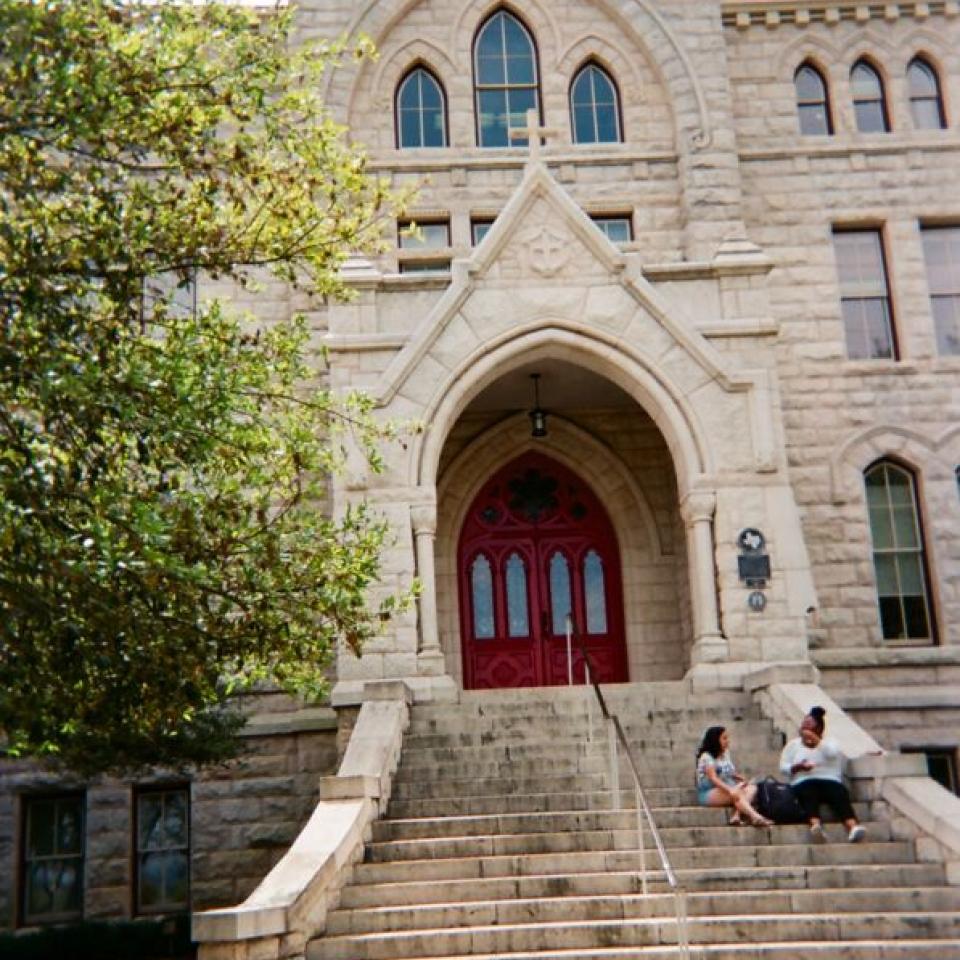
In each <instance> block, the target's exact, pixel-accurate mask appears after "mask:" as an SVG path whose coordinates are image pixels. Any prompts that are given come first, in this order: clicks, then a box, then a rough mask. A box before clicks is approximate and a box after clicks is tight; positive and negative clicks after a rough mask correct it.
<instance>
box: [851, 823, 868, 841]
mask: <svg viewBox="0 0 960 960" xmlns="http://www.w3.org/2000/svg"><path fill="white" fill-rule="evenodd" d="M866 835H867V831H866V830H864V829H863V827H862V826H861V825H860V824H859V823H858V824H857V825H856V826H855V827H851V828H850V832H849V833H848V834H847V839H848V840H849V841H850V842H851V843H859V842H860V841H861V840H863V839H864V837H866Z"/></svg>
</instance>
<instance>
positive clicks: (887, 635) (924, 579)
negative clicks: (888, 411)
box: [864, 460, 934, 643]
mask: <svg viewBox="0 0 960 960" xmlns="http://www.w3.org/2000/svg"><path fill="white" fill-rule="evenodd" d="M864 485H865V487H866V499H867V512H868V514H869V520H870V536H871V540H872V545H873V566H874V572H875V574H876V584H877V604H878V606H879V610H880V626H881V630H882V634H883V639H884V640H901V641H912V642H923V641H926V642H928V643H929V642H932V641H933V639H934V628H933V615H932V609H931V604H930V588H929V582H930V579H929V574H928V570H927V558H926V549H925V547H924V537H923V526H922V524H921V519H920V508H919V503H918V501H917V490H916V480H915V478H914V475H913V473H912V472H911V471H910V470H908V469H907V468H906V467H903V466H901V465H900V464H898V463H895V462H893V461H892V460H879V461H878V462H877V463H875V464H873V466H871V467H870V468H868V469H867V470H866V471H865V472H864Z"/></svg>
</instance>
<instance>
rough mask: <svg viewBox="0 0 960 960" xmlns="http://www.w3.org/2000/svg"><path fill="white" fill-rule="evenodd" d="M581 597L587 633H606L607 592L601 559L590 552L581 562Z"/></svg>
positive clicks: (593, 551)
mask: <svg viewBox="0 0 960 960" xmlns="http://www.w3.org/2000/svg"><path fill="white" fill-rule="evenodd" d="M583 597H584V606H585V607H586V608H587V633H590V634H598V633H606V632H607V590H606V586H605V584H604V581H603V559H602V558H601V556H600V554H599V553H597V551H596V550H590V551H588V553H587V556H586V558H585V559H584V561H583Z"/></svg>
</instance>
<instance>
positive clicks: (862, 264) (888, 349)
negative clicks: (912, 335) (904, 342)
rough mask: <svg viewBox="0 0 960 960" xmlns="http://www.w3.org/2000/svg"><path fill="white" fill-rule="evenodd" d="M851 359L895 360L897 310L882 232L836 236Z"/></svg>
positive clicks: (836, 232)
mask: <svg viewBox="0 0 960 960" xmlns="http://www.w3.org/2000/svg"><path fill="white" fill-rule="evenodd" d="M833 246H834V252H835V254H836V261H837V279H838V281H839V285H840V308H841V311H842V313H843V327H844V335H845V338H846V344H847V356H848V357H849V358H850V359H851V360H895V359H896V358H897V348H896V339H895V337H894V327H893V311H892V307H891V303H890V287H889V284H888V283H887V266H886V258H885V257H884V251H883V237H882V235H881V233H880V230H878V229H869V230H841V229H835V230H834V233H833Z"/></svg>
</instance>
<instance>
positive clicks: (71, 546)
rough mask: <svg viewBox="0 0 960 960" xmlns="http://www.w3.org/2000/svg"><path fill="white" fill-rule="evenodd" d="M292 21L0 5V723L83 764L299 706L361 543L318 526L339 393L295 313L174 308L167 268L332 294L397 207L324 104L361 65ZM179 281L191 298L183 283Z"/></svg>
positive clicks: (16, 743)
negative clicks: (340, 71) (274, 707)
mask: <svg viewBox="0 0 960 960" xmlns="http://www.w3.org/2000/svg"><path fill="white" fill-rule="evenodd" d="M294 40H295V38H294V37H293V36H292V24H291V19H290V15H289V14H288V13H284V12H271V13H269V14H264V13H262V12H260V13H254V12H252V11H250V10H249V9H244V8H242V7H241V8H237V7H230V6H229V5H217V4H208V5H194V4H190V3H174V2H164V0H159V2H155V0H150V2H146V0H34V2H23V0H0V204H2V212H0V730H2V733H3V737H4V739H5V742H6V746H7V748H8V750H9V751H11V752H13V753H15V754H21V755H23V754H26V755H34V756H47V757H50V758H52V759H54V760H56V761H58V762H61V763H63V764H66V765H68V766H70V767H72V768H74V769H77V770H80V771H81V772H85V773H90V772H96V771H99V770H123V769H130V768H136V767H138V766H141V765H144V764H152V763H156V762H159V763H164V764H173V765H182V764H184V763H204V762H209V761H215V760H219V759H222V758H224V757H226V756H229V755H230V753H231V752H232V751H234V750H235V748H236V740H235V736H234V734H235V731H236V726H237V723H238V719H237V717H236V716H235V715H234V714H232V713H231V712H230V711H229V710H228V709H225V708H224V704H225V702H226V701H227V697H228V694H229V693H230V692H231V691H233V690H238V689H243V688H245V687H246V686H248V685H249V684H251V683H253V682H255V681H259V680H263V679H272V680H274V681H276V682H279V683H280V684H281V685H282V686H283V687H284V688H286V689H289V690H296V691H300V692H305V693H306V694H307V695H311V696H315V695H317V694H318V693H319V692H321V690H322V686H323V670H324V667H325V666H326V665H327V664H328V663H329V661H330V657H331V650H332V648H333V647H334V645H335V643H336V641H337V640H338V639H342V640H344V641H346V642H347V643H348V644H350V645H351V646H352V647H354V648H355V649H359V648H360V647H361V646H362V644H363V641H364V639H365V638H367V637H369V636H370V635H371V633H372V632H373V631H375V630H376V629H378V625H379V623H380V621H381V620H383V619H385V618H387V617H389V616H390V614H391V611H392V610H393V609H394V607H395V604H396V603H397V602H398V601H397V599H396V598H389V599H388V600H386V601H385V602H384V603H383V604H382V605H380V606H379V607H377V608H376V609H372V610H371V609H369V606H368V604H367V602H366V601H365V597H366V594H367V591H368V588H369V587H370V586H371V584H372V583H374V582H375V581H376V579H377V576H378V556H379V550H380V547H381V545H382V541H383V538H384V536H385V528H384V527H383V525H382V524H381V523H380V522H379V521H378V520H377V519H376V518H375V517H373V516H371V515H369V514H368V513H367V512H366V511H365V510H363V509H356V510H354V511H351V512H349V513H348V514H347V515H345V516H342V517H339V518H338V519H336V520H333V519H330V518H329V516H328V515H327V513H325V511H324V509H323V506H324V500H325V493H326V488H325V482H326V478H327V477H328V476H329V473H330V471H332V470H336V469H337V467H338V464H339V462H340V460H341V458H342V446H343V443H344V439H345V438H344V431H347V430H349V431H351V432H352V433H353V434H355V436H356V440H355V441H354V440H351V441H350V442H357V443H359V444H360V445H361V448H362V449H365V450H366V451H367V453H368V455H369V456H370V457H371V458H373V460H374V465H375V457H376V452H375V444H376V443H377V442H378V440H380V439H382V437H381V433H380V431H379V430H378V429H377V428H376V426H375V425H374V422H373V420H372V417H371V414H370V409H369V403H368V401H366V400H364V399H363V398H362V397H353V398H349V399H347V400H346V401H335V400H334V399H333V398H332V397H331V396H329V395H328V394H327V393H325V392H323V391H321V390H319V389H318V388H317V386H316V383H312V385H311V379H310V378H311V375H312V370H311V359H312V354H311V350H310V345H309V341H308V329H307V326H306V324H305V323H304V322H303V320H302V319H297V318H294V319H293V320H291V321H289V322H284V323H277V324H270V325H265V326H263V327H258V326H257V325H256V324H255V323H254V322H253V321H252V320H251V318H249V317H246V318H245V317H243V316H241V315H235V314H234V313H231V312H230V310H229V309H228V307H227V305H226V304H225V303H221V302H203V303H201V305H200V306H199V307H197V308H194V307H193V306H192V305H188V306H187V307H186V308H184V307H183V304H182V301H184V300H185V299H189V296H190V293H191V290H192V286H191V285H192V283H193V281H194V278H195V277H197V276H199V277H200V278H202V279H204V280H207V279H209V280H213V281H220V282H231V283H235V284H238V285H239V286H240V287H246V288H247V289H248V290H253V288H254V284H255V281H256V278H257V277H259V276H263V275H269V276H271V277H272V278H274V279H277V278H278V279H279V280H280V281H283V282H284V283H287V284H290V285H291V286H292V287H297V288H299V289H302V290H305V291H307V292H309V293H310V294H312V295H316V296H323V297H330V296H334V297H335V296H339V295H341V294H343V290H342V289H341V287H340V285H339V283H338V281H337V268H338V266H339V265H340V264H341V262H342V260H343V258H344V256H345V255H346V253H347V252H350V251H354V250H373V249H375V248H377V247H378V245H379V244H380V242H381V239H380V224H381V222H382V221H383V220H384V218H385V217H388V216H391V217H392V216H393V215H394V214H395V213H396V210H397V209H398V203H399V198H398V197H397V196H395V195H393V194H391V193H390V191H389V190H388V189H387V187H386V186H385V185H384V184H383V183H381V182H378V181H377V180H376V179H374V178H373V177H371V176H370V175H369V174H368V173H367V171H366V169H365V161H364V158H363V155H362V153H360V152H359V151H358V150H357V149H356V148H355V147H352V146H351V145H350V144H348V143H347V142H346V141H345V139H344V131H343V130H342V129H340V128H338V127H337V126H336V124H334V123H333V122H332V121H331V119H330V118H329V116H328V115H327V114H326V113H325V111H324V108H323V104H322V101H321V99H320V97H319V91H320V89H321V77H322V75H323V73H324V71H327V70H330V69H332V68H334V67H335V66H337V65H338V63H339V62H340V61H341V60H342V59H344V58H348V57H354V56H363V55H365V54H366V53H368V52H369V51H367V50H365V49H364V48H363V47H362V46H351V47H348V46H345V45H342V44H341V45H337V44H329V43H328V44H317V45H312V46H306V45H303V46H297V45H296V44H295V42H294ZM201 289H202V286H201Z"/></svg>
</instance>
